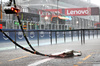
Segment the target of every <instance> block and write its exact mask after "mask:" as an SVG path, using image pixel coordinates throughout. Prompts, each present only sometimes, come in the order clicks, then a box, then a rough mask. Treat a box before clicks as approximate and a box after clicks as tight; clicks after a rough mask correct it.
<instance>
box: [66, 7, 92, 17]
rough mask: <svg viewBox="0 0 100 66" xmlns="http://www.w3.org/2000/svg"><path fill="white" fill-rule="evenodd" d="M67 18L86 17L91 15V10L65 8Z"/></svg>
mask: <svg viewBox="0 0 100 66" xmlns="http://www.w3.org/2000/svg"><path fill="white" fill-rule="evenodd" d="M65 15H67V16H87V15H91V8H67V9H65Z"/></svg>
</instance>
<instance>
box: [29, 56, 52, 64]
mask: <svg viewBox="0 0 100 66" xmlns="http://www.w3.org/2000/svg"><path fill="white" fill-rule="evenodd" d="M52 59H54V58H46V59H43V60H40V61H37V62H35V63H33V64H30V65H28V66H37V65H39V64H41V63H44V62H47V61H50V60H52Z"/></svg>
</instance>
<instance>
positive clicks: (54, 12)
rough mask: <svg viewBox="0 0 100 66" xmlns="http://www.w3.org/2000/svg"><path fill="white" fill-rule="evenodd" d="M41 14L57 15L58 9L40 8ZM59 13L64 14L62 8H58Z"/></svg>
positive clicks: (43, 15) (42, 15)
mask: <svg viewBox="0 0 100 66" xmlns="http://www.w3.org/2000/svg"><path fill="white" fill-rule="evenodd" d="M39 14H40V15H41V17H45V16H48V17H50V16H51V15H52V16H55V15H57V9H46V10H40V12H39ZM58 14H59V15H60V14H62V9H58Z"/></svg>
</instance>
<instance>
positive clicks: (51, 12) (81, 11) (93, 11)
mask: <svg viewBox="0 0 100 66" xmlns="http://www.w3.org/2000/svg"><path fill="white" fill-rule="evenodd" d="M39 14H40V15H41V16H42V17H43V16H48V17H50V16H55V15H57V9H45V10H41V11H40V12H39ZM61 14H63V15H66V16H88V15H99V7H91V8H66V9H58V15H61Z"/></svg>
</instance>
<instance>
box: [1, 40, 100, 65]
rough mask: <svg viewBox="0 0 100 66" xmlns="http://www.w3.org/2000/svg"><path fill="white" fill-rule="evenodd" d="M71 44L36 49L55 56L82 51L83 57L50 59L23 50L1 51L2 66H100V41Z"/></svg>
mask: <svg viewBox="0 0 100 66" xmlns="http://www.w3.org/2000/svg"><path fill="white" fill-rule="evenodd" d="M80 43H81V42H70V43H64V44H56V45H49V46H41V47H35V49H37V50H38V51H40V52H42V53H47V54H53V53H57V52H61V51H64V50H65V49H71V50H77V51H82V56H80V57H71V58H50V57H44V56H38V55H33V54H30V53H28V52H25V51H23V50H21V49H17V50H5V51H0V66H100V39H92V40H88V41H86V44H83V45H81V44H80Z"/></svg>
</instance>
